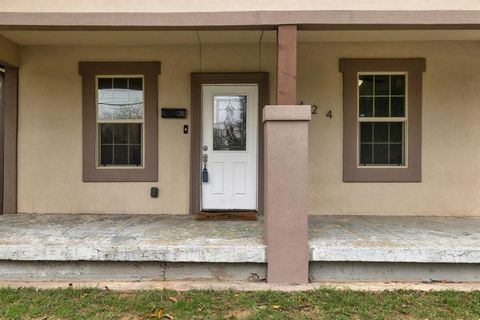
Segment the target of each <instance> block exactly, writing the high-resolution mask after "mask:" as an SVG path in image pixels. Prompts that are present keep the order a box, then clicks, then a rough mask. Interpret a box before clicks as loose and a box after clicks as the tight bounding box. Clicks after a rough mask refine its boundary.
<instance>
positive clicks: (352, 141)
mask: <svg viewBox="0 0 480 320" xmlns="http://www.w3.org/2000/svg"><path fill="white" fill-rule="evenodd" d="M425 70H426V61H425V59H424V58H412V59H340V72H342V73H343V181H344V182H421V180H422V73H423V72H425ZM358 72H408V91H407V92H408V103H407V105H408V167H406V168H396V167H388V168H368V167H362V168H359V167H358V165H357V148H358V141H357V132H358V121H357V103H358V101H357V90H358V82H357V74H358Z"/></svg>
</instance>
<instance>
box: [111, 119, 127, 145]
mask: <svg viewBox="0 0 480 320" xmlns="http://www.w3.org/2000/svg"><path fill="white" fill-rule="evenodd" d="M127 139H128V125H127V124H115V125H114V130H113V143H115V144H117V143H127V141H128V140H127Z"/></svg>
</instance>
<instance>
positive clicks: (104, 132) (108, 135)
mask: <svg viewBox="0 0 480 320" xmlns="http://www.w3.org/2000/svg"><path fill="white" fill-rule="evenodd" d="M100 131H101V140H100V141H102V144H105V143H113V124H108V123H105V124H101V125H100Z"/></svg>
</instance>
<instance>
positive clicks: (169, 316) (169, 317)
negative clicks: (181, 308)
mask: <svg viewBox="0 0 480 320" xmlns="http://www.w3.org/2000/svg"><path fill="white" fill-rule="evenodd" d="M165 318H167V319H169V320H173V317H172V316H171V315H169V314H166V315H165Z"/></svg>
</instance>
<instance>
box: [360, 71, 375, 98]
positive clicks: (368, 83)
mask: <svg viewBox="0 0 480 320" xmlns="http://www.w3.org/2000/svg"><path fill="white" fill-rule="evenodd" d="M358 87H359V94H360V95H361V96H362V95H365V96H371V95H373V76H359V78H358Z"/></svg>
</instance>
